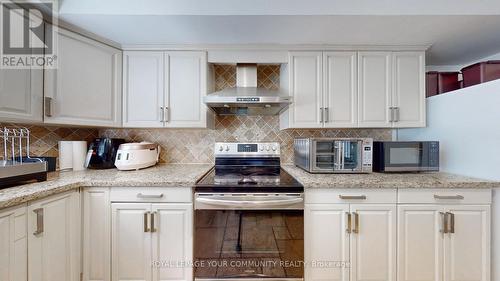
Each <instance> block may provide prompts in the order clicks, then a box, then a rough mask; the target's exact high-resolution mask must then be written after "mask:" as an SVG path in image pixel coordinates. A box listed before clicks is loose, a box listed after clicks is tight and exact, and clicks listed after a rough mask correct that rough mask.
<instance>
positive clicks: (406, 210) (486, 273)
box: [398, 190, 491, 281]
mask: <svg viewBox="0 0 500 281" xmlns="http://www.w3.org/2000/svg"><path fill="white" fill-rule="evenodd" d="M447 192H448V193H449V194H448V195H439V194H435V196H437V197H440V196H441V197H440V198H444V199H439V200H435V201H439V203H437V202H431V200H426V197H425V195H426V193H427V194H432V193H436V192H434V191H421V192H417V193H419V194H416V193H415V191H408V192H405V191H400V195H401V196H400V199H402V200H403V201H405V202H404V203H405V204H401V205H399V206H398V280H399V281H415V280H418V281H438V280H445V281H466V280H467V281H487V280H490V263H491V262H490V246H491V245H490V239H491V237H490V232H491V230H490V205H489V204H490V201H491V198H490V199H488V196H490V197H491V191H488V190H476V191H471V190H468V191H462V190H456V191H451V190H450V191H447ZM411 193H413V194H411ZM405 194H408V195H416V196H414V197H413V198H414V199H411V197H409V196H407V195H405ZM488 194H489V195H488ZM429 197H430V196H428V198H429ZM437 197H435V198H437ZM457 198H458V199H457ZM408 199H409V201H414V202H408ZM419 200H421V202H419ZM446 201H449V202H446ZM408 203H415V204H408ZM426 203H427V204H426Z"/></svg>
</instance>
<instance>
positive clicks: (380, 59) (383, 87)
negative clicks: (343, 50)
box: [358, 52, 392, 127]
mask: <svg viewBox="0 0 500 281" xmlns="http://www.w3.org/2000/svg"><path fill="white" fill-rule="evenodd" d="M391 66H392V65H391V53H390V52H359V53H358V95H359V113H358V118H359V126H360V127H391V126H392V124H391V122H390V110H389V107H391V102H392V101H391V88H392V87H391V77H392V76H391V71H392V70H391Z"/></svg>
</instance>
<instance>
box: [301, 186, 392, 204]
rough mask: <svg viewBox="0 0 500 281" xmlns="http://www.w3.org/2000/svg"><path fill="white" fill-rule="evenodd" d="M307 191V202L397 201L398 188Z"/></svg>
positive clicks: (374, 202)
mask: <svg viewBox="0 0 500 281" xmlns="http://www.w3.org/2000/svg"><path fill="white" fill-rule="evenodd" d="M305 193H306V195H305V202H306V203H322V204H338V203H347V204H353V203H371V204H391V203H396V189H365V188H353V189H307V190H306V192H305Z"/></svg>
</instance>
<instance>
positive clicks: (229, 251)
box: [194, 193, 304, 280]
mask: <svg viewBox="0 0 500 281" xmlns="http://www.w3.org/2000/svg"><path fill="white" fill-rule="evenodd" d="M194 229H195V231H194V236H195V237H194V240H195V242H194V261H195V263H194V266H195V267H194V277H195V280H219V279H220V280H222V279H224V280H231V279H238V280H243V279H246V280H259V279H260V280H303V278H304V262H303V261H304V211H303V195H302V194H301V193H296V194H264V193H261V194H238V193H236V194H231V193H225V194H219V193H218V194H203V193H196V194H195V226H194Z"/></svg>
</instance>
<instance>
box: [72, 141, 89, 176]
mask: <svg viewBox="0 0 500 281" xmlns="http://www.w3.org/2000/svg"><path fill="white" fill-rule="evenodd" d="M86 158H87V142H86V141H74V142H73V161H72V162H73V171H81V170H85V159H86Z"/></svg>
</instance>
